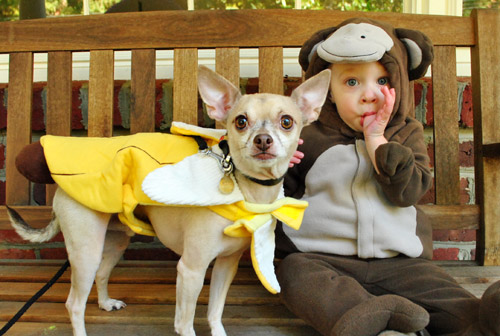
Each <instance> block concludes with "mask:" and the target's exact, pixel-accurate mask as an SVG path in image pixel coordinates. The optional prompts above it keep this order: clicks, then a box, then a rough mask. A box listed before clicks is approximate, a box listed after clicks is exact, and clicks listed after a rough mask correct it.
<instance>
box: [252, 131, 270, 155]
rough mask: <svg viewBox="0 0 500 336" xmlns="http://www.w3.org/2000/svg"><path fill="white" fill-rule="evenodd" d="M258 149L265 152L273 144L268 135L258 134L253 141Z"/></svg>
mask: <svg viewBox="0 0 500 336" xmlns="http://www.w3.org/2000/svg"><path fill="white" fill-rule="evenodd" d="M253 143H254V144H255V146H257V148H258V149H260V150H261V151H263V152H265V151H266V150H268V149H269V147H271V145H272V144H273V138H272V137H271V136H270V135H269V134H259V135H257V136H256V137H255V138H254V139H253Z"/></svg>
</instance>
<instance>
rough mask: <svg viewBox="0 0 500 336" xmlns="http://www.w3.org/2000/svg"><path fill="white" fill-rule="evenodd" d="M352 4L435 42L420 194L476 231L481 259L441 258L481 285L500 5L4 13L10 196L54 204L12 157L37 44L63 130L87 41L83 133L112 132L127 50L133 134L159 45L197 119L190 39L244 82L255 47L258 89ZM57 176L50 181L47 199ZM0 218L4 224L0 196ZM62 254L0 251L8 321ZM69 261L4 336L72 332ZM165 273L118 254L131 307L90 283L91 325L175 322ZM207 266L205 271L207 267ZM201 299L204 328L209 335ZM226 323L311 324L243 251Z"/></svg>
mask: <svg viewBox="0 0 500 336" xmlns="http://www.w3.org/2000/svg"><path fill="white" fill-rule="evenodd" d="M353 16H366V17H370V18H374V19H379V20H384V21H387V22H390V23H391V24H393V25H394V26H396V27H404V28H412V29H419V30H422V31H423V32H425V33H426V34H427V35H428V36H429V37H430V38H431V39H432V41H433V43H434V44H435V60H434V63H433V66H432V70H433V71H432V85H433V102H434V106H433V108H434V111H435V113H434V146H435V147H434V152H435V163H434V173H435V200H436V201H435V204H425V205H419V206H420V207H421V208H422V209H423V210H424V211H425V212H426V213H427V214H429V215H430V217H431V218H432V220H433V226H434V228H435V229H453V230H457V229H475V230H477V232H478V234H477V258H476V260H477V261H476V262H470V263H466V264H464V263H459V262H454V263H453V264H449V263H445V264H443V266H444V267H445V268H446V269H447V270H448V271H449V272H450V274H452V275H453V276H454V277H455V278H457V280H459V281H460V282H461V283H462V284H463V285H464V286H466V287H468V288H470V289H471V290H472V291H473V292H474V293H475V294H476V295H478V296H479V295H481V293H482V291H483V290H484V288H485V287H486V286H487V285H488V284H489V283H491V282H492V281H496V280H498V279H499V278H500V268H499V267H485V266H483V265H500V226H499V220H500V206H499V205H500V176H499V175H500V159H499V153H500V132H499V131H498V130H499V129H500V113H499V111H500V95H499V93H500V84H499V81H498V79H499V78H500V65H498V55H499V54H500V12H498V11H493V10H477V11H474V12H473V15H472V17H467V18H462V17H447V16H430V15H410V14H394V13H355V12H337V11H327V10H325V11H307V10H241V11H192V12H188V11H173V12H142V13H124V14H110V15H95V16H86V17H83V16H77V17H67V18H50V19H42V20H32V21H22V22H3V23H0V53H7V54H9V55H10V57H9V59H10V64H9V83H8V115H7V125H8V126H7V136H6V138H7V141H6V148H7V150H6V152H7V155H6V167H5V169H6V203H7V204H8V205H11V206H13V207H14V208H16V209H17V210H18V211H19V212H20V213H21V215H22V216H24V217H25V218H26V219H27V221H28V222H30V223H31V224H33V225H34V226H43V225H46V223H47V222H48V221H49V220H50V217H51V214H50V211H51V208H50V205H48V206H34V205H30V184H29V182H28V181H27V180H26V179H25V178H24V177H22V176H21V175H20V174H19V173H18V172H17V170H16V168H15V166H14V160H15V157H16V155H17V153H18V152H19V151H20V150H21V149H22V148H23V147H24V146H25V145H27V144H29V143H30V142H31V141H32V138H31V135H32V130H31V114H32V89H33V55H34V53H38V52H43V53H48V78H47V88H48V89H47V115H46V131H47V133H50V134H58V135H70V134H71V113H70V110H71V85H72V53H74V52H78V51H90V76H89V77H90V79H89V83H88V86H89V106H88V135H89V136H111V135H112V134H113V133H112V132H113V124H112V109H113V83H114V77H113V74H114V69H113V64H114V57H113V55H114V52H115V51H118V50H131V51H132V65H131V93H132V99H131V115H130V132H131V133H136V132H144V131H146V132H152V131H155V127H154V125H155V121H154V113H155V111H154V102H155V95H154V86H155V51H156V50H163V49H169V50H170V49H173V50H174V79H173V90H174V95H173V118H174V120H178V121H183V122H188V123H192V124H198V123H199V122H200V118H201V117H200V116H199V114H198V94H197V89H196V76H197V72H196V68H197V65H198V50H199V49H215V55H216V56H215V59H216V70H217V71H218V72H219V73H221V74H222V75H224V76H225V77H226V78H228V79H229V80H231V81H232V82H234V83H236V84H237V83H239V79H240V78H239V77H240V75H239V74H240V71H239V69H240V58H239V55H240V50H241V49H244V48H258V55H259V56H258V57H259V91H260V92H272V93H283V71H282V69H283V50H284V48H290V47H300V46H301V45H302V43H303V42H304V41H305V40H306V39H307V38H309V37H310V36H311V35H312V34H313V33H314V32H316V31H318V30H319V29H322V28H325V27H329V26H333V25H336V24H338V23H340V22H341V21H343V20H345V19H347V18H349V17H353ZM457 47H470V48H471V56H472V57H471V58H472V69H471V74H472V75H471V77H472V87H473V106H474V162H475V163H474V172H475V185H476V189H475V197H476V204H474V205H463V204H460V199H459V196H460V195H459V190H460V189H459V188H460V186H459V150H458V146H459V139H458V132H459V123H458V117H457V116H458V113H457V111H458V102H457V76H456V70H455V69H456V61H455V54H456V48H457ZM52 193H53V188H50V189H49V190H48V192H47V194H48V196H47V200H48V204H50V198H51V195H52ZM0 230H10V225H9V223H8V219H7V215H6V211H5V207H4V206H1V207H0ZM61 264H62V262H60V261H50V260H28V261H23V260H0V324H2V322H5V321H7V320H8V319H9V318H10V317H11V316H12V315H13V314H14V313H15V312H16V311H17V309H18V308H19V307H20V306H21V305H22V303H23V302H25V301H26V300H27V299H28V298H29V297H31V295H33V294H34V293H35V292H36V291H37V290H38V289H39V288H40V287H41V286H42V284H43V283H45V282H46V281H47V280H48V279H49V278H50V277H51V276H52V275H53V274H54V273H55V272H56V270H57V269H58V267H60V265H61ZM68 273H69V271H67V272H66V274H65V275H64V276H63V279H62V280H61V281H60V282H59V283H57V284H56V285H54V287H53V288H52V289H51V290H50V291H49V292H48V293H47V294H46V295H44V296H43V297H42V298H41V299H40V301H39V302H38V303H36V304H35V305H34V306H33V307H32V308H31V309H30V310H29V311H28V312H27V313H26V315H25V316H24V317H23V318H22V320H21V322H19V323H18V324H16V325H15V326H14V328H13V329H12V330H11V331H9V333H8V335H42V334H43V335H67V334H70V326H69V319H68V317H67V314H66V311H65V308H64V304H63V302H64V301H65V298H66V295H67V291H68V288H69V284H68V281H69V275H68ZM174 273H175V269H174V266H173V264H172V263H171V262H168V261H165V262H153V261H143V262H131V261H123V262H121V263H120V265H119V266H118V267H117V269H116V270H115V272H114V273H113V278H112V280H111V282H112V284H111V285H110V292H111V293H112V294H114V296H115V297H117V298H121V299H124V300H125V301H126V302H127V303H129V306H128V307H127V308H126V309H125V310H123V311H119V312H111V313H106V312H100V311H98V309H97V307H96V305H95V304H92V303H95V293H94V294H92V295H91V299H90V302H91V304H90V305H89V306H88V309H87V316H88V317H87V323H88V330H89V332H90V333H91V334H92V335H114V334H120V335H124V336H125V335H136V334H147V335H157V334H158V335H160V334H161V335H170V334H173V309H174V305H173V303H174V299H175V298H174V297H175V294H174V293H175V291H174ZM207 278H209V275H208V276H207ZM206 301H207V291H206V289H204V291H203V294H202V296H201V298H200V303H202V305H201V306H200V307H199V314H198V316H200V318H199V319H197V320H196V326H197V330H198V331H199V332H200V334H207V333H208V328H207V326H206V323H205V319H204V317H202V316H203V314H202V313H203V311H204V310H205V309H206V307H205V306H204V305H203V304H205V303H206ZM224 322H225V325H226V327H227V330H228V332H229V334H231V335H250V334H251V335H260V334H268V335H315V333H314V331H313V330H311V328H309V327H307V326H305V325H304V323H303V322H302V321H300V320H298V319H297V318H295V317H294V316H292V315H291V314H290V313H289V312H287V310H286V309H285V308H284V307H283V306H282V305H280V303H279V299H278V297H277V296H273V295H271V294H269V293H267V292H266V291H265V290H264V288H263V287H262V286H261V285H260V284H259V283H258V281H257V280H256V277H255V275H254V274H253V271H252V270H251V268H249V267H248V265H246V264H245V263H242V266H241V267H240V272H239V273H238V275H237V279H236V280H235V282H234V284H233V286H232V288H231V290H230V294H229V298H228V300H227V306H226V311H225V315H224Z"/></svg>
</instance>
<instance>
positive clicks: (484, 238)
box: [471, 10, 500, 265]
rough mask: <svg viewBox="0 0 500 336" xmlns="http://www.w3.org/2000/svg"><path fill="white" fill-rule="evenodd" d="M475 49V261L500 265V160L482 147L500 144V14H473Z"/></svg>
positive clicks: (473, 71) (472, 54)
mask: <svg viewBox="0 0 500 336" xmlns="http://www.w3.org/2000/svg"><path fill="white" fill-rule="evenodd" d="M472 15H473V18H474V23H475V36H476V39H477V40H476V45H475V46H474V47H473V48H472V52H471V57H472V64H473V66H472V90H473V104H474V159H475V161H476V162H475V167H476V170H475V180H476V198H477V202H478V204H479V205H480V207H481V222H480V226H481V227H480V230H479V237H478V248H477V252H478V259H479V260H481V261H482V262H483V263H484V265H500V223H498V218H500V206H499V205H500V156H499V155H496V157H486V156H484V155H483V152H484V151H483V146H486V145H488V144H495V143H500V132H499V130H500V82H499V79H500V64H499V62H498V55H500V14H499V12H498V11H493V10H475V11H473V14H472Z"/></svg>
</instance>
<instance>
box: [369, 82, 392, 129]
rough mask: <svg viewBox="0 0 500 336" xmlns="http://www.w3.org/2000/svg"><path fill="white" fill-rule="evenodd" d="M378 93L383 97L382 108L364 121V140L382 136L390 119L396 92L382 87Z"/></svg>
mask: <svg viewBox="0 0 500 336" xmlns="http://www.w3.org/2000/svg"><path fill="white" fill-rule="evenodd" d="M380 91H381V92H382V94H383V95H384V99H385V103H384V106H382V108H381V109H380V110H378V111H377V114H374V115H371V116H367V117H366V118H365V119H364V122H363V133H364V134H365V138H373V137H379V136H383V135H384V131H385V128H386V127H387V124H388V123H389V119H390V118H391V114H392V111H393V108H394V101H395V100H396V90H394V88H392V89H389V88H388V87H387V86H384V87H382V89H381V90H380Z"/></svg>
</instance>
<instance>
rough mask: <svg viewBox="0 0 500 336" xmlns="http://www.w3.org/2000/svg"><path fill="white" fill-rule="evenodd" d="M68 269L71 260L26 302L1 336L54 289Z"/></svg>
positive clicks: (1, 331) (2, 330) (4, 328)
mask: <svg viewBox="0 0 500 336" xmlns="http://www.w3.org/2000/svg"><path fill="white" fill-rule="evenodd" d="M68 267H69V260H66V262H65V263H64V265H62V267H61V268H60V269H59V271H57V273H56V274H55V275H54V276H53V277H52V279H50V280H49V282H47V283H46V284H45V285H44V286H43V287H42V288H41V289H40V290H39V291H38V292H37V293H36V294H35V295H33V297H32V298H31V299H29V300H28V302H26V303H25V304H24V306H22V308H21V309H19V311H18V312H17V314H16V315H14V316H13V317H12V318H11V319H10V321H9V322H7V324H5V326H4V327H3V328H2V329H1V330H0V336H1V335H4V334H5V333H6V332H7V331H8V330H9V329H10V328H11V327H12V326H13V325H14V324H15V323H16V322H17V320H19V319H20V318H21V316H23V314H24V313H26V311H27V310H28V309H29V308H30V307H31V306H32V305H33V303H35V302H36V300H38V299H39V298H40V297H41V296H42V295H43V294H45V292H46V291H48V290H49V288H50V287H52V285H53V284H54V283H56V281H57V280H59V278H60V277H61V275H63V274H64V272H66V270H67V269H68Z"/></svg>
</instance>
